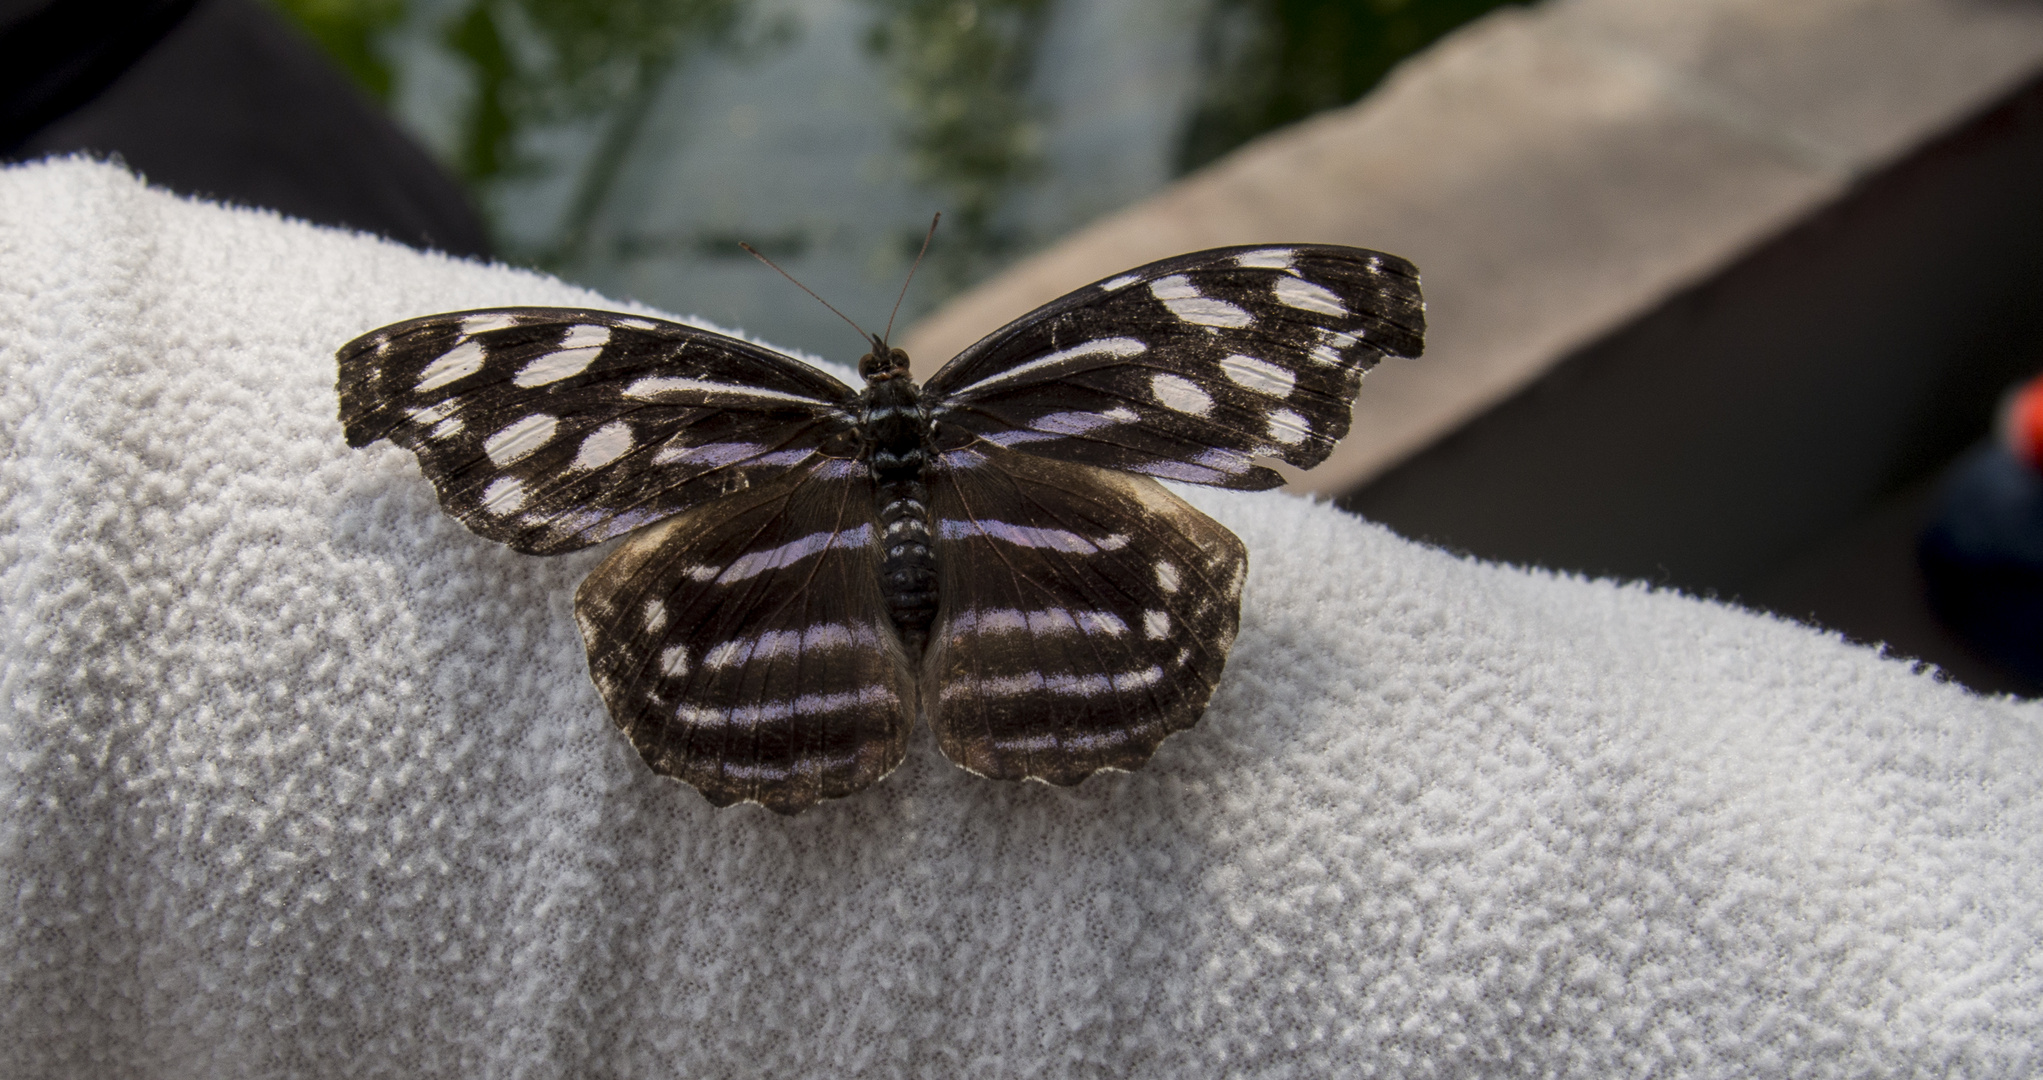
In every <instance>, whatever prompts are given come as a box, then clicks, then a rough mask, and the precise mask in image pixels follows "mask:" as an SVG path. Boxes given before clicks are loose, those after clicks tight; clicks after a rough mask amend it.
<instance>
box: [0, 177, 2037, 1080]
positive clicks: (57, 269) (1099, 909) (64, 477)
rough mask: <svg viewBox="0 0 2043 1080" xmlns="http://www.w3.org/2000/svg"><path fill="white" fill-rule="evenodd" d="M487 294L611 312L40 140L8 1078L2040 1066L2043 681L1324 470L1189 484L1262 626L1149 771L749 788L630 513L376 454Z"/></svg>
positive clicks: (10, 203) (6, 429) (1954, 1071)
mask: <svg viewBox="0 0 2043 1080" xmlns="http://www.w3.org/2000/svg"><path fill="white" fill-rule="evenodd" d="M1412 254H1414V255H1423V252H1414V253H1412ZM790 302H794V301H790ZM505 304H594V305H599V306H613V305H610V304H609V303H608V302H606V301H604V300H602V298H600V297H597V296H594V295H591V294H590V293H587V292H584V291H582V290H579V289H575V288H571V287H569V286H567V285H564V284H561V283H559V282H557V281H553V280H549V279H547V278H544V277H541V276H538V275H535V274H532V273H527V272H522V271H518V270H512V269H507V268H504V267H499V266H483V265H476V264H470V263H463V262H457V261H452V260H449V259H446V258H443V257H439V256H434V255H422V254H419V253H417V252H414V251H411V250H408V249H405V248H403V247H399V246H397V245H394V244H390V243H386V242H382V241H379V240H376V239H373V238H370V237H365V236H358V235H349V234H346V233H341V232H334V231H328V230H322V229H318V228H313V227H310V226H306V225H303V224H299V223H295V222H291V221H285V220H281V219H279V218H278V217H276V216H275V215H272V214H267V213H258V212H250V211H245V210H235V209H225V208H221V207H218V206H212V205H205V204H200V203H194V202H188V201H182V200H179V199H177V198H175V197H172V196H170V195H167V194H164V193H161V192H158V191H153V190H149V189H148V188H146V187H145V186H144V185H143V184H142V183H141V182H140V181H138V180H136V179H135V178H133V177H132V176H130V175H129V174H127V173H125V172H123V171H121V170H120V169H118V168H114V167H110V166H106V165H99V164H92V163H87V162H80V161H64V162H57V163H51V164H38V165H31V166H25V167H18V168H12V169H8V170H5V171H4V172H0V373H4V382H0V391H4V393H0V401H4V410H5V412H4V417H0V433H4V440H5V454H4V466H0V467H4V472H0V497H4V505H5V516H4V518H0V544H4V547H0V551H4V562H0V567H4V575H0V618H4V624H0V625H4V636H0V649H4V661H5V663H4V669H0V670H4V674H0V750H4V768H0V808H4V809H0V814H4V820H0V829H4V831H0V837H4V839H0V889H4V893H0V895H4V897H5V908H4V910H0V928H4V931H0V933H4V941H0V1076H5V1077H9V1078H13V1080H36V1078H45V1077H91V1078H120V1077H148V1078H152V1080H156V1078H176V1077H194V1078H207V1080H217V1078H224V1077H343V1076H345V1077H405V1078H414V1077H422V1076H432V1077H511V1076H531V1077H556V1076H558V1077H568V1076H573V1077H596V1076H601V1077H677V1076H685V1077H737V1076H770V1077H781V1078H785V1077H833V1078H834V1077H859V1076H875V1077H955V1076H961V1075H966V1074H970V1075H972V1076H975V1077H1094V1076H1099V1077H1172V1078H1178V1077H1202V1076H1214V1077H1218V1076H1230V1077H1298V1078H1303V1077H1368V1076H1383V1077H1486V1076H1495V1077H1518V1076H1571V1077H1577V1076H1578V1077H1599V1078H1601V1077H1613V1076H1627V1077H1632V1076H1636V1077H1684V1076H1695V1077H1703V1076H1735V1077H1771V1076H1795V1077H1804V1076H1806V1077H1830V1076H1840V1077H1842V1076H1894V1077H1926V1076H1937V1077H1945V1076H1964V1077H2013V1076H2034V1075H2037V1074H2038V1072H2039V1070H2043V1048H2039V1041H2043V948H2039V943H2043V910H2039V909H2043V873H2039V871H2043V791H2039V781H2043V707H2039V706H2038V705H2036V704H2032V703H2024V702H2017V701H2012V700H1993V699H1985V698H1980V697H1977V696H1974V695H1972V694H1969V693H1967V692H1966V691H1964V690H1962V689H1960V688H1958V687H1956V686H1953V685H1950V684H1948V683H1944V682H1940V681H1939V680H1938V679H1937V678H1935V677H1934V675H1933V674H1932V673H1925V672H1923V671H1921V670H1917V669H1915V668H1912V667H1911V666H1910V665H1908V664H1905V663H1901V662H1897V661H1894V660H1890V659H1886V658H1883V657H1881V656H1880V655H1878V654H1877V653H1876V652H1874V651H1873V650H1870V649H1866V648H1860V647H1856V646H1852V645H1849V644H1846V643H1845V642H1843V641H1841V640H1840V639H1838V638H1837V637H1836V636H1834V635H1827V634H1823V633H1819V632H1817V631H1814V630H1810V629H1807V628H1804V627H1801V626H1798V625H1795V624H1792V623H1789V622H1784V621H1781V620H1777V619H1772V618H1767V617H1762V616H1759V615H1754V614H1751V613H1749V612H1745V611H1741V610H1738V609H1735V608H1732V607H1727V606H1724V605H1720V604H1715V603H1709V602H1706V601H1702V600H1697V599H1693V598H1690V597H1685V596H1679V595H1673V594H1670V593H1666V592H1655V591H1653V590H1651V589H1648V588H1643V587H1639V586H1635V585H1622V584H1614V583H1611V582H1606V581H1587V580H1582V579H1579V578H1569V577H1562V576H1556V575H1553V574H1546V573H1535V572H1527V571H1524V570H1518V569H1512V568H1508V567H1501V566H1494V565H1487V564H1484V563H1480V562H1475V561H1471V560H1468V559H1462V558H1457V557H1455V556H1452V555H1449V554H1446V553H1443V552H1441V551H1438V550H1434V549H1430V548H1427V547H1424V546H1421V545H1418V544H1414V543H1410V542H1407V541H1405V540H1402V539H1399V538H1398V537H1396V536H1394V535H1392V534H1391V533H1389V532H1388V531H1386V530H1384V529H1382V528H1379V527H1377V526H1374V525H1371V524H1369V523H1367V522H1364V521H1360V520H1357V519H1355V518H1353V517H1349V516H1345V515H1343V514H1340V513H1337V512H1335V511H1334V510H1332V509H1330V508H1329V507H1327V506H1325V505H1318V504H1314V503H1312V502H1308V501H1306V500H1304V499H1299V498H1293V497H1290V496H1286V495H1283V494H1277V493H1268V494H1257V495H1240V494H1227V493H1216V492H1208V491H1203V490H1193V491H1192V493H1191V496H1190V497H1191V498H1192V499H1194V500H1195V501H1196V502H1197V503H1198V505H1199V506H1201V507H1202V508H1204V509H1205V510H1207V511H1208V512H1209V513H1211V514H1212V515H1213V516H1215V517H1216V518H1218V519H1219V520H1220V521H1221V522H1222V523H1223V524H1225V525H1226V526H1228V527H1229V528H1231V529H1233V530H1234V531H1235V532H1236V533H1238V534H1239V535H1240V536H1241V537H1242V539H1243V540H1244V541H1245V542H1246V543H1247V545H1248V548H1249V551H1250V558H1251V562H1250V576H1249V581H1248V586H1247V593H1246V598H1245V601H1244V604H1243V611H1242V628H1241V636H1240V640H1239V643H1238V644H1237V645H1236V646H1235V649H1234V654H1233V657H1232V659H1230V660H1229V661H1228V665H1227V672H1226V677H1225V680H1224V681H1223V683H1222V686H1221V688H1220V691H1219V693H1218V695H1217V696H1216V697H1215V698H1214V700H1213V704H1212V707H1211V709H1210V711H1209V712H1208V713H1207V715H1206V717H1205V719H1204V720H1203V721H1202V722H1201V723H1200V724H1199V725H1198V727H1196V728H1195V729H1193V730H1192V731H1190V732H1187V733H1185V734H1181V735H1178V736H1176V737H1174V738H1172V739H1171V740H1170V741H1169V742H1167V743H1165V744H1164V747H1163V749H1162V750H1161V751H1160V752H1159V753H1158V754H1157V756H1156V759H1155V760H1154V761H1153V762H1152V763H1151V764H1150V765H1149V767H1148V768H1146V769H1144V770H1142V771H1141V772H1137V773H1131V774H1109V775H1102V776H1096V777H1094V778H1093V779H1091V780H1089V781H1087V782H1086V783H1085V784H1083V785H1081V786H1079V787H1077V788H1075V789H1069V790H1065V789H1054V788H1050V787H1047V786H1043V785H1039V784H1026V785H1017V784H1005V783H997V782H993V781H988V780H982V779H979V778H976V777H973V776H971V775H969V774H967V773H965V772H963V771H961V770H959V769H956V768H954V767H952V766H951V765H950V764H948V763H947V762H945V761H944V760H942V759H941V758H940V757H939V756H938V755H937V753H936V751H935V748H934V746H933V744H932V743H930V742H929V741H928V740H927V739H926V738H924V739H921V740H919V741H918V742H917V743H916V745H915V746H914V747H913V748H912V750H911V752H910V755H909V758H908V761H907V763H906V764H905V765H903V766H902V767H901V768H900V770H899V771H898V772H896V773H895V774H894V775H893V776H891V777H889V778H888V779H886V780H885V781H883V782H882V783H880V784H878V785H876V786H875V787H873V788H871V789H869V790H867V791H865V792H864V793H862V794H860V795H857V796H855V797H853V798H849V799H844V800H841V801H837V802H832V803H827V804H824V805H823V806H820V807H818V808H817V809H815V810H812V811H810V812H808V813H806V814H803V815H801V816H799V817H795V818H782V817H778V816H775V815H774V814H771V813H769V812H767V811H765V810H763V809H761V808H759V807H757V806H741V807H736V808H732V809H728V810H716V809H713V808H712V807H710V806H709V804H708V803H706V802H705V801H704V800H703V799H702V798H701V797H700V796H699V795H697V794H696V793H695V792H694V791H693V790H691V789H688V788H685V787H682V786H680V785H678V784H676V783H675V782H673V781H671V780H668V779H665V778H662V777H659V776H655V775H653V774H652V773H650V772H649V771H648V770H647V769H646V768H645V767H644V766H643V765H642V764H641V763H640V761H639V759H638V757H637V756H636V754H634V753H633V751H632V750H631V749H630V748H629V747H628V746H627V745H626V744H625V742H624V740H623V739H622V738H621V737H620V736H619V735H618V734H617V732H616V731H615V730H614V729H613V727H612V725H611V722H610V720H609V719H608V718H607V716H606V714H605V712H604V709H603V706H602V704H601V702H600V701H599V700H598V698H597V695H596V693H595V691H594V689H593V688H592V687H591V686H590V684H589V680H588V678H587V675H586V672H585V667H584V660H583V655H582V646H581V642H580V640H579V635H578V632H577V630H576V628H575V624H574V620H573V618H572V614H571V608H570V601H571V596H572V593H573V591H574V588H575V586H576V584H577V583H578V582H579V581H580V580H581V578H582V576H583V575H584V574H585V573H587V572H588V570H589V569H590V568H591V567H592V566H594V565H595V563H596V562H597V561H598V559H600V558H601V556H602V554H603V552H602V550H596V551H588V552H582V553H578V554H575V555H570V556H565V557H562V558H557V559H540V558H531V557H526V556H522V555H518V554H516V553H513V552H511V551H509V550H508V549H505V548H502V547H498V546H495V545H493V544H490V543H488V542H486V541H484V540H481V539H479V538H477V537H475V536H473V535H471V534H469V533H468V532H467V531H465V530H464V529H463V528H462V527H461V526H460V525H458V524H456V523H455V522H454V521H453V520H451V519H450V518H448V517H447V516H446V515H445V514H443V513H442V512H441V511H440V510H439V509H438V507H437V505H436V503H435V500H434V495H433V491H432V489H431V487H430V486H429V485H428V484H427V482H426V481H425V480H424V479H423V478H422V477H421V476H420V474H419V471H418V468H417V465H416V464H415V462H414V461H413V459H412V457H411V456H410V455H409V454H408V453H406V452H404V451H402V450H398V449H396V448H393V447H390V446H389V445H387V444H381V445H378V446H375V447H371V448H369V449H367V450H359V451H358V450H350V449H348V448H347V446H346V445H344V443H343V442H342V436H341V430H340V427H339V425H338V423H337V421H336V419H335V399H334V389H333V387H334V360H333V352H334V349H335V348H336V347H337V346H339V345H340V344H341V343H343V342H345V341H347V340H349V339H350V338H352V337H354V336H355V335H357V334H359V333H362V332H364V331H366V330H370V329H373V328H375V327H377V326H380V325H383V324H385V323H389V322H392V321H395V320H398V319H403V318H406V317H409V316H414V315H420V314H425V313H430V312H436V311H443V310H453V309H461V308H471V307H480V306H490V305H505ZM1418 362H1424V361H1418Z"/></svg>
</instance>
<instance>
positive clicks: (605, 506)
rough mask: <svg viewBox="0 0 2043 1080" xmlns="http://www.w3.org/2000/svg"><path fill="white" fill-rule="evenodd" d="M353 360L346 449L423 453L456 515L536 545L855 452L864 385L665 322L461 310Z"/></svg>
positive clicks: (624, 524) (563, 544) (392, 334)
mask: <svg viewBox="0 0 2043 1080" xmlns="http://www.w3.org/2000/svg"><path fill="white" fill-rule="evenodd" d="M339 360H340V382H339V393H340V405H341V407H340V419H341V424H342V427H343V429H344V430H345V432H346V434H347V438H348V445H350V446H367V445H369V444H370V443H372V442H375V441H376V440H378V439H389V440H391V441H392V442H394V443H397V444H398V445H399V446H403V447H405V448H406V449H409V450H411V451H412V452H414V453H415V454H417V455H418V460H419V467H420V468H421V469H422V470H424V472H425V474H426V478H427V479H429V480H431V481H432V482H433V486H434V487H435V488H436V489H438V491H439V495H440V505H441V506H442V507H444V508H445V509H446V510H447V512H448V513H450V514H452V515H454V516H455V517H456V518H458V519H460V521H461V523H462V524H464V525H467V526H468V527H469V528H470V529H472V530H474V531H475V532H476V533H478V534H480V535H482V536H485V537H488V538H489V539H491V540H495V541H497V542H499V543H503V544H508V545H510V546H511V547H513V548H516V549H517V550H519V551H523V552H526V553H529V554H533V555H558V554H561V553H563V552H568V551H573V550H575V549H577V548H582V547H587V546H589V545H590V544H595V543H600V542H602V541H604V540H608V539H610V538H611V537H614V536H621V535H623V534H625V533H627V532H630V531H631V530H633V529H636V528H639V527H640V526H643V525H648V524H651V523H652V522H655V521H658V520H660V519H661V518H664V517H668V516H670V515H673V514H678V513H681V512H682V511H685V510H688V509H690V508H692V507H695V506H699V505H701V504H703V503H705V502H708V501H710V500H712V499H716V498H718V497H720V496H722V495H724V494H726V493H728V492H731V491H737V490H741V489H743V488H745V487H748V486H750V485H752V484H754V483H758V482H760V481H762V480H765V479H767V478H771V477H777V476H780V475H783V474H785V473H787V472H788V471H790V470H799V469H800V468H802V467H803V466H805V465H809V464H812V463H813V462H814V460H816V459H818V458H821V457H825V456H830V455H832V454H838V455H849V454H852V453H855V452H856V434H855V427H856V423H855V420H854V418H853V416H852V415H851V413H850V412H849V408H850V402H851V401H852V399H853V398H854V397H855V396H856V395H855V394H854V393H853V391H852V390H851V388H850V387H848V386H845V385H844V384H843V383H841V382H838V381H837V380H836V379H833V378H831V377H830V376H828V375H826V374H824V373H823V372H821V371H818V370H817V369H815V368H813V367H811V366H809V365H807V364H804V363H802V362H801V361H799V360H796V359H794V358H792V357H788V356H783V355H781V354H779V353H776V352H774V351H772V350H770V349H764V348H761V347H759V346H757V345H753V344H751V343H750V342H746V341H740V340H738V339H736V338H731V337H726V336H724V335H722V334H714V333H710V332H709V331H706V330H698V329H696V328H694V327H692V326H683V325H681V324H679V323H671V322H664V321H662V320H658V319H647V318H638V317H635V316H630V315H619V314H613V313H610V312H601V311H583V310H578V309H570V308H500V309H495V310H489V311H459V312H453V313H450V314H446V315H432V316H428V317H426V318H422V319H413V320H411V321H409V322H401V323H397V324H395V325H392V326H386V327H384V328H382V329H380V330H377V331H374V332H372V333H369V334H365V335H363V336H362V337H359V338H356V339H355V340H354V341H351V342H349V343H348V344H347V345H344V346H342V347H341V350H340V355H339Z"/></svg>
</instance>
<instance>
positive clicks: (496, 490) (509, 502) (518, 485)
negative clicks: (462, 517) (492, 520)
mask: <svg viewBox="0 0 2043 1080" xmlns="http://www.w3.org/2000/svg"><path fill="white" fill-rule="evenodd" d="M524 505H525V482H524V481H523V480H520V479H518V478H517V477H515V476H500V477H498V478H497V479H495V480H493V481H491V482H490V485H489V486H488V487H486V488H484V489H483V490H482V508H483V510H484V511H485V512H487V513H490V514H494V515H496V516H497V517H503V516H505V515H507V514H515V513H517V512H518V508H519V507H522V506H524Z"/></svg>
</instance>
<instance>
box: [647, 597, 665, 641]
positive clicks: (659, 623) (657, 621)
mask: <svg viewBox="0 0 2043 1080" xmlns="http://www.w3.org/2000/svg"><path fill="white" fill-rule="evenodd" d="M666 628H667V604H666V602H665V601H662V600H648V601H646V633H648V634H657V633H659V632H660V631H662V630H664V629H666Z"/></svg>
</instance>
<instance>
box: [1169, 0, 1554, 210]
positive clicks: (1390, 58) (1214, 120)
mask: <svg viewBox="0 0 2043 1080" xmlns="http://www.w3.org/2000/svg"><path fill="white" fill-rule="evenodd" d="M1511 2H1516V0H1218V2H1217V3H1216V4H1215V6H1214V8H1213V11H1212V12H1211V14H1210V15H1209V16H1208V19H1207V23H1206V26H1205V28H1204V34H1203V37H1204V41H1203V50H1202V51H1203V53H1204V55H1203V58H1202V59H1203V62H1204V67H1205V69H1206V74H1205V78H1204V80H1203V85H1204V87H1205V91H1204V93H1202V94H1201V100H1200V102H1199V104H1198V106H1197V108H1196V109H1195V111H1194V112H1193V115H1192V119H1191V121H1190V123H1188V124H1187V125H1186V129H1185V135H1184V141H1183V142H1182V144H1181V148H1180V151H1179V158H1178V165H1179V168H1180V169H1181V170H1183V171H1190V170H1192V169H1195V168H1198V167H1199V166H1201V165H1204V164H1206V163H1207V162H1209V161H1212V160H1213V159H1214V158H1217V157H1219V156H1220V155H1222V154H1225V153H1226V152H1228V151H1229V150H1232V149H1234V148H1235V147H1237V146H1240V145H1241V144H1242V143H1245V142H1247V141H1249V140H1250V139H1253V138H1255V137H1256V136H1257V135H1260V134H1262V133H1264V132H1266V131H1271V130H1274V129H1276V128H1279V127H1282V126H1284V125H1285V124H1289V123H1293V122H1295V121H1298V120H1303V119H1305V118H1306V117H1308V116H1311V115H1312V114H1313V113H1316V112H1319V111H1321V110H1323V109H1331V108H1335V107H1337V106H1341V105H1346V104H1348V103H1349V102H1352V101H1354V100H1356V99H1358V98H1360V97H1361V96H1362V95H1363V94H1365V93H1368V92H1369V90H1370V89H1371V88H1372V87H1374V86H1375V85H1376V84H1377V82H1378V81H1380V80H1381V79H1382V78H1383V76H1384V75H1385V74H1387V73H1388V72H1389V71H1390V69H1391V68H1392V67H1394V66H1396V64H1397V63H1398V61H1400V60H1403V59H1404V58H1405V57H1407V56H1410V55H1411V54H1413V53H1415V52H1418V51H1419V50H1420V49H1423V48H1425V47H1426V46H1427V45H1430V44H1432V43H1433V41H1434V40H1436V39H1437V38H1439V37H1440V36H1441V35H1443V34H1445V33H1447V32H1448V31H1450V30H1453V29H1454V28H1455V27H1457V26H1460V25H1461V24H1463V23H1465V22H1468V21H1469V20H1471V19H1473V18H1475V17H1476V16H1478V15H1482V14H1484V13H1486V12H1488V11H1490V10H1492V9H1493V8H1498V7H1502V6H1504V5H1505V4H1506V3H1511Z"/></svg>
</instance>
